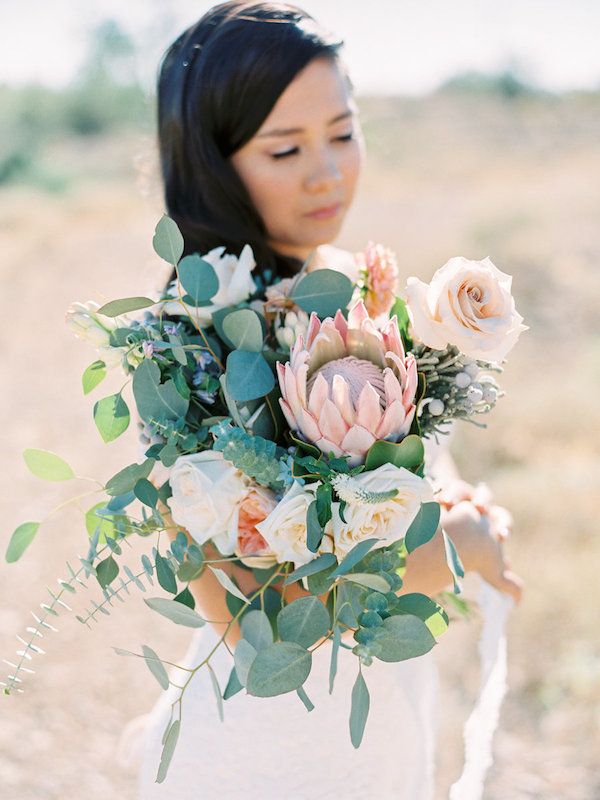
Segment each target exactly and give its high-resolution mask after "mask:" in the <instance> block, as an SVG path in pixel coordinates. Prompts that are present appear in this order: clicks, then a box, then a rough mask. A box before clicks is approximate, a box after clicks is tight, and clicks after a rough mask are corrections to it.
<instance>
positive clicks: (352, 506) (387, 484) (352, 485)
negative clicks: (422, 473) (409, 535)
mask: <svg viewBox="0 0 600 800" xmlns="http://www.w3.org/2000/svg"><path fill="white" fill-rule="evenodd" d="M334 486H335V489H336V491H337V493H338V496H339V497H340V499H341V500H345V501H346V507H345V509H344V520H345V521H344V520H342V517H341V515H340V513H339V503H334V504H333V544H334V553H335V555H336V556H337V558H338V560H341V559H342V558H344V556H346V555H347V554H348V552H349V551H350V550H351V549H352V548H353V547H354V545H355V544H358V542H362V541H363V540H364V539H373V538H374V539H381V542H378V543H377V544H376V545H375V547H385V546H386V545H388V544H391V543H392V542H395V541H397V540H398V539H402V537H403V536H404V535H405V534H406V531H407V530H408V529H409V527H410V524H411V522H412V521H413V520H414V518H415V516H416V515H417V512H418V511H419V508H420V507H421V503H428V502H432V501H433V490H432V488H431V486H430V484H429V483H428V482H427V481H426V480H424V479H423V478H419V476H418V475H414V474H413V473H412V472H409V470H407V469H405V468H404V467H395V466H394V465H393V464H382V466H381V467H377V469H374V470H369V471H368V472H361V473H360V474H359V475H355V476H353V477H350V476H348V475H341V476H339V478H337V479H336V481H335V483H334ZM392 490H396V494H395V495H394V496H393V497H388V498H385V497H383V498H381V499H379V500H377V495H383V494H385V493H386V492H391V491H392Z"/></svg>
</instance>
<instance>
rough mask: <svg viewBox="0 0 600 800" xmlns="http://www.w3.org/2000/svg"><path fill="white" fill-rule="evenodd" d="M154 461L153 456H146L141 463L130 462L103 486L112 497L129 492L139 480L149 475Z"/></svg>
mask: <svg viewBox="0 0 600 800" xmlns="http://www.w3.org/2000/svg"><path fill="white" fill-rule="evenodd" d="M155 463H156V461H155V460H154V459H153V458H147V459H146V460H145V461H143V462H142V463H141V464H130V465H129V466H127V467H124V468H123V469H122V470H119V472H117V473H116V474H115V475H113V476H112V478H110V479H109V480H108V481H107V482H106V486H105V487H104V488H105V489H106V491H107V492H108V494H109V495H111V496H113V497H114V496H115V495H121V494H125V493H126V492H131V491H133V489H134V487H135V485H136V484H137V482H138V481H139V480H141V479H142V478H147V477H148V475H150V473H151V472H152V469H153V467H154V465H155Z"/></svg>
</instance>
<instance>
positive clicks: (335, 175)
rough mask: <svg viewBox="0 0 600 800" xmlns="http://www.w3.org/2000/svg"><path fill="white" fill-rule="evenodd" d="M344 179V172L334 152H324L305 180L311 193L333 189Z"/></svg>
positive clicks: (306, 186)
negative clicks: (341, 170)
mask: <svg viewBox="0 0 600 800" xmlns="http://www.w3.org/2000/svg"><path fill="white" fill-rule="evenodd" d="M341 180H342V173H341V172H340V169H339V167H338V164H337V161H336V159H335V156H334V155H333V153H331V152H329V153H327V152H326V153H323V154H321V156H320V157H319V158H317V159H316V161H315V163H314V164H313V166H312V169H311V171H310V173H309V174H308V175H307V177H306V180H305V188H306V190H307V191H308V192H310V193H311V194H320V193H321V192H328V191H331V189H333V188H334V187H335V186H337V184H339V183H340V182H341Z"/></svg>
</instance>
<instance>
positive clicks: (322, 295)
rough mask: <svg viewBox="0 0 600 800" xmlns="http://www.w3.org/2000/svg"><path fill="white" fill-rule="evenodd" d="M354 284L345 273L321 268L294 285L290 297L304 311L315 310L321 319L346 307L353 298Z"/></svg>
mask: <svg viewBox="0 0 600 800" xmlns="http://www.w3.org/2000/svg"><path fill="white" fill-rule="evenodd" d="M353 291H354V286H353V284H352V281H351V280H350V279H349V278H347V277H346V275H344V274H343V273H341V272H339V271H337V270H333V269H319V270H314V271H313V272H309V273H308V274H306V275H305V276H304V277H303V278H301V280H299V281H298V283H297V284H296V285H295V286H294V288H293V289H292V291H291V293H290V297H291V298H292V300H294V302H295V303H296V304H297V305H299V306H300V308H301V309H302V310H303V311H306V312H307V313H308V314H310V313H311V312H312V311H314V312H315V313H316V314H317V316H319V317H320V318H321V319H323V318H324V317H332V316H334V314H335V312H336V311H337V310H338V309H344V308H346V306H347V305H348V303H349V302H350V300H351V298H352V293H353Z"/></svg>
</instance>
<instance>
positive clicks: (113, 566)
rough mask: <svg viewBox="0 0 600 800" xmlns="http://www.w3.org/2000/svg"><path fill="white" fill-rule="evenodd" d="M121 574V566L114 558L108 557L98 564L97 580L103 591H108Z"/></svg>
mask: <svg viewBox="0 0 600 800" xmlns="http://www.w3.org/2000/svg"><path fill="white" fill-rule="evenodd" d="M118 574H119V565H118V564H117V562H116V561H115V559H114V558H113V557H112V556H108V558H105V559H104V560H103V561H101V562H100V563H99V564H96V578H97V579H98V583H99V584H100V586H101V587H102V588H103V589H106V587H107V586H109V585H110V584H111V583H112V582H113V581H114V579H115V578H116V577H117V575H118Z"/></svg>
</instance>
